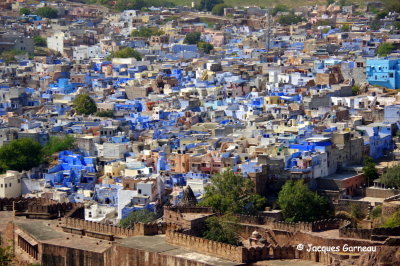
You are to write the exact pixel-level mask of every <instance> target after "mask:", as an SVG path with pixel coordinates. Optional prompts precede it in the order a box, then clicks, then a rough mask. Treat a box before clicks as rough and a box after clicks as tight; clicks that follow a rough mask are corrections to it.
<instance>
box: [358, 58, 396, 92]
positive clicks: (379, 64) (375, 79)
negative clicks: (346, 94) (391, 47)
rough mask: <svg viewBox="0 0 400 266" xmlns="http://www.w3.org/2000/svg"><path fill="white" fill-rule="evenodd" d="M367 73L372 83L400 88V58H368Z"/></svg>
mask: <svg viewBox="0 0 400 266" xmlns="http://www.w3.org/2000/svg"><path fill="white" fill-rule="evenodd" d="M366 74H367V80H368V83H369V84H371V85H378V86H383V87H385V88H388V89H400V59H368V60H367V68H366Z"/></svg>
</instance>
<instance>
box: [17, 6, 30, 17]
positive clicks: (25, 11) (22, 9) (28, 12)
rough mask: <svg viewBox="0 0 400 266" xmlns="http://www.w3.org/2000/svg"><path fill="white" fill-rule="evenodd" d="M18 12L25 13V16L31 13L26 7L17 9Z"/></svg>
mask: <svg viewBox="0 0 400 266" xmlns="http://www.w3.org/2000/svg"><path fill="white" fill-rule="evenodd" d="M19 13H20V14H21V15H25V16H27V15H30V14H32V13H31V10H30V9H29V8H26V7H23V8H21V9H20V10H19Z"/></svg>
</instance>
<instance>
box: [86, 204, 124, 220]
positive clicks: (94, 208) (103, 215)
mask: <svg viewBox="0 0 400 266" xmlns="http://www.w3.org/2000/svg"><path fill="white" fill-rule="evenodd" d="M116 215H117V212H116V208H115V207H110V206H103V205H99V204H97V203H93V204H88V205H86V206H85V220H86V221H91V222H98V223H101V222H107V221H111V220H113V219H114V218H115V217H116Z"/></svg>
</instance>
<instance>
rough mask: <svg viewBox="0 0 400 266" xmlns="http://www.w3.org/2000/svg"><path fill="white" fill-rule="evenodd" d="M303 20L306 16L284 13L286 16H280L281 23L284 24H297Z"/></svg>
mask: <svg viewBox="0 0 400 266" xmlns="http://www.w3.org/2000/svg"><path fill="white" fill-rule="evenodd" d="M302 21H304V18H303V17H302V16H296V15H294V14H290V15H284V16H280V17H279V18H278V22H279V24H281V25H284V26H289V25H292V24H297V23H299V22H302Z"/></svg>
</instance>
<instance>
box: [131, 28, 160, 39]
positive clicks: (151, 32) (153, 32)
mask: <svg viewBox="0 0 400 266" xmlns="http://www.w3.org/2000/svg"><path fill="white" fill-rule="evenodd" d="M163 34H165V33H164V32H163V31H162V30H160V29H158V28H157V27H142V28H140V29H139V30H134V31H132V33H131V36H132V37H145V38H150V37H151V36H160V35H163Z"/></svg>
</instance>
